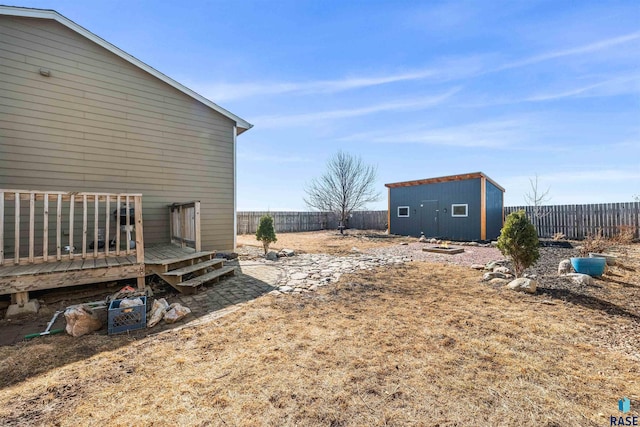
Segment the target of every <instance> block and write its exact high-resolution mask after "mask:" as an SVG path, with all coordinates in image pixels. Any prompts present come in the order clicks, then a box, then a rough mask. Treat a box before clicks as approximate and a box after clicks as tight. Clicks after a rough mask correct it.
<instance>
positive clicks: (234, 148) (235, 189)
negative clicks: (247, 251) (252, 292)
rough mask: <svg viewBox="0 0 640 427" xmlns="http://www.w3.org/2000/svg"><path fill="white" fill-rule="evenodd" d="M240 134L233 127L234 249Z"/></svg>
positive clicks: (234, 248)
mask: <svg viewBox="0 0 640 427" xmlns="http://www.w3.org/2000/svg"><path fill="white" fill-rule="evenodd" d="M237 136H238V128H237V127H236V126H234V127H233V251H234V252H235V250H236V248H237V246H238V167H237V166H238V165H237V161H236V160H237V156H236V152H237V148H236V140H237Z"/></svg>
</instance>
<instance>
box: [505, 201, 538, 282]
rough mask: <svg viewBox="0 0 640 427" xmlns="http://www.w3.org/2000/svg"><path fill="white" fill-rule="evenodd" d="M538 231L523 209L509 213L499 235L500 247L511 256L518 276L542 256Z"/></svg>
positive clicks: (506, 254)
mask: <svg viewBox="0 0 640 427" xmlns="http://www.w3.org/2000/svg"><path fill="white" fill-rule="evenodd" d="M538 245H539V242H538V233H537V232H536V229H535V227H534V226H533V224H531V221H529V219H528V218H527V215H526V214H525V212H524V211H523V210H520V211H518V212H513V213H511V214H509V216H508V217H507V220H506V221H505V223H504V226H503V227H502V231H501V232H500V237H498V249H500V252H502V254H503V255H505V256H508V257H509V258H511V261H512V262H513V268H514V270H515V273H516V277H521V276H522V274H523V273H524V270H525V269H526V268H527V267H530V266H532V265H533V264H535V263H536V261H537V260H538V258H540V252H539V251H538Z"/></svg>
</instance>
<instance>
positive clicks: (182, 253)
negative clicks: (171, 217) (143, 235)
mask: <svg viewBox="0 0 640 427" xmlns="http://www.w3.org/2000/svg"><path fill="white" fill-rule="evenodd" d="M204 255H215V252H212V251H196V250H195V249H193V248H189V247H180V246H177V245H172V244H158V245H150V246H146V247H145V248H144V263H145V264H150V265H166V264H173V263H177V262H180V261H187V260H190V259H193V258H197V257H200V256H204Z"/></svg>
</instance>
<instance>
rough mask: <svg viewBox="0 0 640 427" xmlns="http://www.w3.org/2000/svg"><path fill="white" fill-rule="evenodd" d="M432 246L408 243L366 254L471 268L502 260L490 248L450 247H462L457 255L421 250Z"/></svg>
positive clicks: (368, 251) (374, 250) (497, 253)
mask: <svg viewBox="0 0 640 427" xmlns="http://www.w3.org/2000/svg"><path fill="white" fill-rule="evenodd" d="M431 246H434V245H433V244H431V243H419V242H416V243H409V244H407V245H394V246H384V247H380V248H373V249H369V250H367V251H366V252H367V253H370V254H372V255H377V256H402V257H406V258H410V259H411V260H412V261H428V262H438V263H443V264H454V265H461V266H465V267H471V265H472V264H486V263H488V262H489V261H494V260H497V259H504V257H503V256H502V254H501V253H500V251H499V250H498V249H496V248H493V247H490V246H464V247H463V246H457V245H455V244H452V245H450V247H452V248H457V247H462V248H464V252H462V253H459V254H451V255H449V254H437V253H433V252H424V251H423V250H422V248H428V247H431Z"/></svg>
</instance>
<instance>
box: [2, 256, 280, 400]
mask: <svg viewBox="0 0 640 427" xmlns="http://www.w3.org/2000/svg"><path fill="white" fill-rule="evenodd" d="M228 265H236V275H235V276H232V277H229V278H226V279H222V280H221V281H220V282H218V283H213V284H209V285H207V286H205V287H202V288H200V289H199V290H198V293H196V294H195V295H189V296H185V295H181V294H179V293H173V294H167V295H157V297H158V298H162V297H165V298H166V299H167V301H168V302H169V303H173V302H180V303H181V304H183V305H186V306H188V307H189V308H190V309H191V314H189V315H188V316H187V317H185V318H184V319H183V320H182V321H179V322H176V323H173V324H167V323H165V322H164V321H162V322H161V323H160V324H158V325H156V326H155V327H153V328H149V329H147V328H144V329H140V330H136V331H129V332H125V333H122V334H118V335H107V325H106V324H105V325H104V326H103V328H102V329H101V330H100V331H98V332H96V333H93V334H89V335H84V336H81V337H77V338H74V337H71V336H69V335H67V334H66V333H64V332H63V333H62V334H58V335H51V336H43V337H38V338H34V339H32V340H29V341H24V340H22V337H23V336H24V334H21V335H19V339H18V341H17V342H15V343H14V345H5V346H0V361H2V363H0V389H2V388H5V387H9V386H11V385H13V384H16V383H19V382H21V381H25V380H27V379H29V378H31V377H35V376H37V375H40V374H43V373H46V372H48V371H50V370H53V369H56V368H59V367H62V366H64V365H67V364H70V363H75V362H78V361H81V360H84V359H89V358H91V357H92V356H94V355H96V354H99V353H102V352H109V351H112V350H116V349H118V348H120V347H125V346H127V345H129V344H132V343H134V342H136V341H139V340H141V339H143V338H145V337H152V338H153V339H158V340H163V339H168V338H164V336H166V334H161V332H164V331H167V330H174V329H181V328H184V327H189V324H190V323H192V322H193V323H194V324H199V323H200V322H198V321H199V320H202V318H203V317H204V316H208V315H213V316H215V315H216V313H217V312H219V314H221V315H222V314H223V313H224V312H225V311H226V312H228V310H229V309H232V308H233V307H234V306H236V305H238V304H242V303H246V302H249V301H252V300H254V299H257V298H259V297H261V296H263V295H265V294H267V293H268V292H270V291H272V290H274V289H275V287H274V286H272V285H271V284H269V283H266V282H264V281H262V280H260V279H259V278H258V277H256V275H255V274H254V273H252V272H251V271H247V273H246V274H245V272H244V271H243V268H242V267H241V266H239V265H238V264H235V263H228ZM158 280H160V279H158ZM125 284H126V282H121V283H119V284H118V286H119V287H122V286H124V285H125ZM167 286H168V285H167ZM69 292H70V293H72V292H73V290H70V291H69ZM152 301H153V298H150V299H149V302H148V307H147V308H148V309H149V308H150V307H151V304H152ZM148 316H149V314H148ZM48 320H49V319H46V320H43V319H39V321H40V323H42V322H44V324H45V325H46V323H47V322H48ZM64 325H65V323H64V317H63V316H60V319H59V320H58V321H57V322H56V324H55V325H54V328H64ZM9 328H10V327H7V326H0V334H7V333H8V331H9ZM3 329H4V331H3ZM41 330H44V327H42V328H41ZM154 335H155V337H153V336H154ZM169 345H171V344H169Z"/></svg>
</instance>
